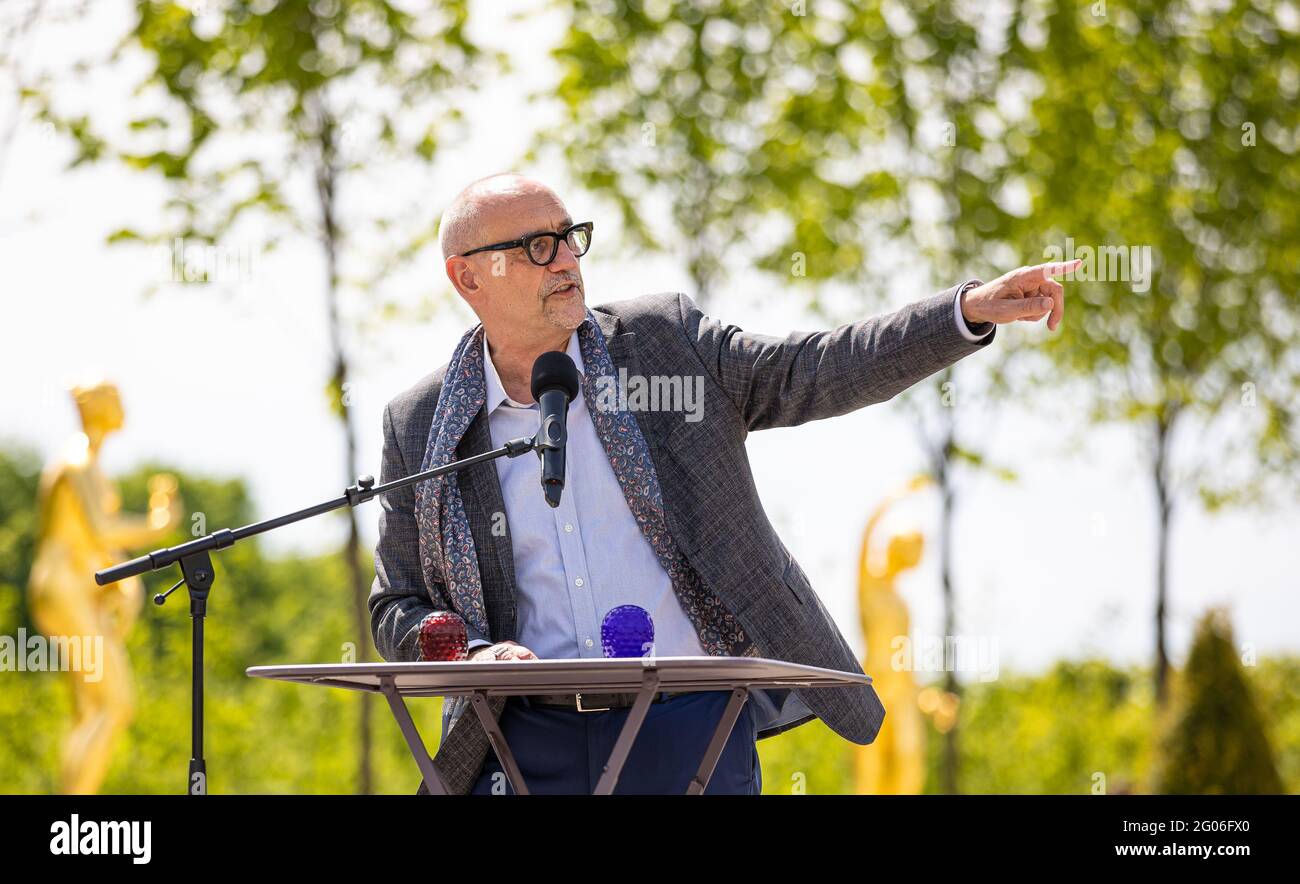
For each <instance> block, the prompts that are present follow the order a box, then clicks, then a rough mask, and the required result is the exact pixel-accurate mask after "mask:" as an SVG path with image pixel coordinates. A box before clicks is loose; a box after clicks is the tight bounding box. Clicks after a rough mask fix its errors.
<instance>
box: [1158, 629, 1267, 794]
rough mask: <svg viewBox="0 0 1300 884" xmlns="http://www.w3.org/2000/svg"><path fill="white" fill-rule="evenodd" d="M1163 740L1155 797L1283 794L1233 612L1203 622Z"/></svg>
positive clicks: (1197, 633)
mask: <svg viewBox="0 0 1300 884" xmlns="http://www.w3.org/2000/svg"><path fill="white" fill-rule="evenodd" d="M1179 688H1180V690H1179V691H1178V694H1179V696H1178V697H1177V698H1176V700H1175V702H1174V704H1173V706H1172V707H1171V710H1170V711H1171V715H1170V716H1169V721H1168V725H1167V730H1166V732H1165V735H1164V737H1163V739H1162V740H1161V746H1160V752H1159V761H1158V763H1157V766H1156V772H1155V789H1154V791H1156V792H1158V793H1160V794H1163V795H1239V794H1251V795H1254V794H1276V793H1279V792H1281V791H1283V789H1282V781H1281V779H1280V778H1279V777H1278V773H1277V766H1276V765H1275V763H1274V760H1273V749H1272V747H1271V746H1270V744H1269V738H1268V733H1267V731H1266V729H1265V722H1264V716H1263V715H1262V714H1261V713H1260V710H1259V707H1258V705H1257V704H1256V702H1255V697H1254V695H1253V693H1252V691H1251V689H1250V685H1249V684H1248V683H1247V681H1246V677H1245V674H1244V673H1243V671H1242V668H1241V661H1240V660H1239V659H1238V657H1237V648H1236V645H1235V643H1234V642H1233V638H1232V625H1231V624H1230V623H1229V622H1228V617H1227V614H1226V613H1224V612H1222V611H1210V612H1209V613H1207V614H1206V615H1205V616H1204V617H1202V618H1201V621H1200V624H1199V625H1198V626H1197V629H1196V638H1195V640H1194V641H1193V642H1192V650H1191V653H1190V654H1189V655H1188V658H1187V668H1186V669H1185V670H1184V671H1183V672H1182V674H1181V677H1180V684H1179Z"/></svg>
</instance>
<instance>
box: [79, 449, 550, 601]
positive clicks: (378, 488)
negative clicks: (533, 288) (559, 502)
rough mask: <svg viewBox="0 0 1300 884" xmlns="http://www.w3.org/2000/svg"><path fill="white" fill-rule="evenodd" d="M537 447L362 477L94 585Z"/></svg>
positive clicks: (106, 574) (132, 564)
mask: <svg viewBox="0 0 1300 884" xmlns="http://www.w3.org/2000/svg"><path fill="white" fill-rule="evenodd" d="M536 448H537V437H536V436H534V437H532V438H519V439H511V440H510V441H508V442H506V443H505V444H504V445H502V446H501V447H500V448H494V449H492V450H491V451H485V452H484V453H482V454H476V455H474V456H472V457H467V458H465V459H463V460H458V461H453V462H452V463H449V464H444V465H443V466H440V467H434V468H433V469H429V470H425V471H424V472H422V473H415V474H414V475H410V476H405V477H403V478H401V479H394V480H393V481H391V482H385V483H384V484H382V485H376V484H375V478H374V476H361V477H359V478H358V479H357V483H356V484H355V485H351V486H349V487H348V488H347V489H345V490H344V492H343V495H342V496H341V497H336V498H334V499H333V500H327V501H325V502H324V503H318V504H316V505H315V506H309V507H307V508H306V509H301V510H298V511H297V512H292V513H286V514H285V515H283V516H276V517H275V518H274V519H266V520H264V521H261V522H254V523H252V524H251V525H245V526H243V527H242V528H235V529H234V530H231V529H229V528H222V529H220V530H219V531H213V532H212V533H211V534H208V535H205V536H203V537H198V538H195V539H194V540H191V541H188V542H186V543H182V544H178V545H177V546H169V547H163V548H162V549H156V550H154V551H153V552H151V553H146V554H144V555H142V556H139V557H137V558H134V559H131V560H130V561H126V562H121V563H120V564H117V565H113V566H111V567H108V568H104V569H103V570H101V571H96V572H95V582H96V583H97V584H99V585H100V586H107V585H108V584H110V583H116V582H117V581H119V580H125V579H126V578H127V577H135V576H136V575H138V574H144V573H145V572H146V571H159V570H161V569H163V568H166V567H167V566H168V565H174V564H175V563H177V562H179V561H180V560H181V559H182V558H184V557H185V556H188V555H193V554H194V553H200V552H207V551H209V550H214V549H225V548H226V547H228V546H233V545H234V544H235V542H236V541H239V540H244V539H245V538H248V537H252V536H254V535H257V534H262V533H264V532H267V531H272V530H274V529H276V528H281V527H283V526H285V525H291V524H293V523H294V522H301V521H302V520H303V519H310V518H312V517H313V516H319V515H321V514H323V513H328V512H331V511H333V510H336V509H341V508H343V507H345V506H356V505H358V504H362V503H365V502H366V501H368V500H372V499H373V498H374V497H376V496H377V495H380V494H387V493H388V492H389V491H396V490H397V489H399V488H405V487H406V486H407V485H414V484H415V483H416V482H423V481H425V480H426V479H433V478H436V477H438V476H441V475H445V474H446V473H454V472H457V471H458V470H463V469H465V468H466V467H472V466H475V465H477V464H481V463H486V462H488V461H491V460H496V459H497V458H498V457H519V456H520V455H521V454H527V453H528V452H530V451H533V450H535V449H536Z"/></svg>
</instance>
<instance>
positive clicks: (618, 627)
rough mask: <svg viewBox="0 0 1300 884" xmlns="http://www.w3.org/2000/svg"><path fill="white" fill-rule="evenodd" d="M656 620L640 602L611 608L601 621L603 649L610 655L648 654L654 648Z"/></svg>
mask: <svg viewBox="0 0 1300 884" xmlns="http://www.w3.org/2000/svg"><path fill="white" fill-rule="evenodd" d="M654 645H655V624H654V621H653V620H652V619H650V612H649V611H647V610H646V609H645V608H641V607H638V606H637V605H619V606H618V607H617V608H611V609H610V611H609V613H608V614H606V615H605V619H604V620H603V621H601V624H600V649H601V650H602V651H603V652H604V653H605V656H606V657H644V656H646V655H647V654H652V653H653V652H654Z"/></svg>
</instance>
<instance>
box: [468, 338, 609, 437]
mask: <svg viewBox="0 0 1300 884" xmlns="http://www.w3.org/2000/svg"><path fill="white" fill-rule="evenodd" d="M583 322H584V323H586V322H591V317H587V318H586V319H584V320H583ZM564 352H565V353H567V354H568V355H569V358H570V359H572V360H573V364H574V365H576V366H577V367H578V373H579V374H586V371H587V369H586V367H585V366H584V365H583V364H582V347H581V346H580V345H579V344H578V333H577V332H576V331H575V332H573V333H572V334H571V335H569V347H568V349H567V350H565V351H564ZM483 379H484V381H485V382H486V385H487V413H488V414H491V413H492V412H494V411H496V410H497V406H498V405H500V404H501V403H502V402H504V403H505V404H507V405H509V406H511V407H513V408H535V407H536V406H537V403H535V402H534V403H533V404H532V405H524V404H523V403H522V402H516V401H515V400H513V399H511V398H510V397H509V396H507V395H506V388H505V387H504V386H502V384H501V375H499V374H498V373H497V367H496V366H495V365H494V364H493V363H492V352H491V351H490V350H489V349H488V339H487V332H486V331H485V332H483Z"/></svg>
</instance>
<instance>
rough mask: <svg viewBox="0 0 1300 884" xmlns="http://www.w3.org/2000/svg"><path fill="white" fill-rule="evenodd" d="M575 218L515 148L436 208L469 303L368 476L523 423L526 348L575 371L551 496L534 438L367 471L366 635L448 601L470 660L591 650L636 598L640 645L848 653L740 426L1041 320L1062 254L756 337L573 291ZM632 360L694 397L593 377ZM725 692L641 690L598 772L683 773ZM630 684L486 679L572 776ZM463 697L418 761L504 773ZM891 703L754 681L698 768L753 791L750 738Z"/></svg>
mask: <svg viewBox="0 0 1300 884" xmlns="http://www.w3.org/2000/svg"><path fill="white" fill-rule="evenodd" d="M591 239H592V224H591V223H584V222H581V221H579V222H577V223H575V220H574V219H573V218H572V217H571V216H570V214H569V212H568V210H567V209H566V208H565V206H564V203H563V202H561V200H560V198H559V197H558V196H557V195H556V194H555V193H554V192H553V191H552V190H551V189H550V188H548V187H546V186H545V185H544V184H542V183H540V182H538V181H534V180H531V179H528V178H525V177H522V176H518V175H512V174H505V175H494V176H491V177H488V178H484V179H481V180H479V181H476V182H474V183H472V184H471V185H469V186H468V187H467V188H466V189H465V190H464V191H462V192H461V193H460V194H459V195H458V196H457V197H456V199H455V200H454V201H453V203H452V205H451V206H450V207H449V208H448V209H447V211H446V213H445V214H444V215H443V217H442V221H441V224H440V227H439V240H440V244H441V246H442V254H443V257H444V259H445V262H446V263H445V266H446V272H447V276H448V278H449V279H450V280H451V283H452V285H453V286H455V288H456V291H457V292H458V293H459V294H460V296H461V297H462V298H464V299H465V302H466V303H467V304H469V306H470V308H471V309H473V311H474V313H475V314H476V315H477V316H478V318H479V320H480V324H479V325H476V326H475V327H474V328H472V329H470V330H469V331H468V332H466V333H465V335H464V336H463V337H462V338H461V340H460V343H459V344H458V345H457V346H456V349H455V351H454V352H453V353H452V354H451V358H450V361H449V362H448V363H447V364H446V365H444V366H443V367H442V368H440V369H439V370H438V371H435V372H434V373H433V374H431V375H429V376H428V377H426V378H424V379H423V380H421V381H420V382H419V383H417V384H416V385H415V386H414V387H412V388H411V389H410V390H408V391H407V392H405V393H403V394H402V395H400V396H398V397H397V398H395V399H394V400H393V401H392V402H390V403H389V404H388V407H387V408H386V409H385V412H384V450H383V467H382V476H381V480H380V481H382V482H388V481H390V480H392V479H397V478H401V477H403V476H407V475H410V474H411V473H414V472H416V471H418V470H423V469H429V468H431V467H434V466H439V465H441V464H444V463H448V462H450V461H452V460H456V459H460V458H463V457H468V456H471V455H473V454H478V453H482V452H486V451H488V450H490V449H492V448H495V447H499V446H501V445H502V444H504V443H505V442H506V441H507V440H510V439H515V438H519V437H526V436H532V435H533V434H535V433H536V432H537V430H538V425H539V414H538V407H537V404H536V403H535V402H534V397H533V390H532V388H531V383H530V382H531V376H532V370H533V364H534V363H535V362H536V361H537V359H538V357H539V356H541V354H543V353H547V352H551V351H559V352H562V353H567V354H568V356H569V357H571V358H572V360H573V363H574V364H575V365H576V367H577V369H578V371H579V372H580V375H581V379H580V381H581V382H580V385H579V386H580V392H579V393H578V395H577V396H575V397H574V399H573V402H572V403H571V405H570V406H569V409H568V413H567V433H568V441H567V445H566V452H565V464H564V468H563V472H564V476H563V478H564V485H563V491H562V493H561V494H560V497H559V501H558V505H556V506H552V505H550V503H548V501H547V499H546V497H545V496H544V495H543V493H542V489H541V487H540V481H539V465H538V462H537V459H536V458H533V457H531V456H529V457H520V458H511V459H504V458H503V459H498V460H496V461H494V462H493V463H488V464H481V465H478V466H475V467H471V468H469V469H467V470H464V471H462V472H460V473H459V474H457V478H454V479H438V480H433V481H429V482H423V483H420V484H419V485H417V486H415V488H414V489H412V488H405V489H402V490H399V491H396V492H393V493H391V494H388V495H385V496H384V497H383V503H382V512H381V514H380V519H379V545H378V547H377V548H376V551H375V570H376V579H375V585H374V589H373V591H372V592H371V595H370V600H369V606H370V613H371V624H372V628H373V630H374V637H375V646H376V647H377V648H378V649H379V653H380V654H382V655H383V657H384V658H385V659H387V660H391V661H399V660H418V659H420V650H419V647H420V643H419V635H420V628H421V624H422V623H423V622H424V620H425V618H426V617H427V616H428V615H429V614H431V613H432V612H434V611H454V612H455V613H456V614H458V615H459V616H460V617H461V618H462V619H463V620H464V621H465V623H466V624H467V627H468V630H469V637H470V657H471V659H474V660H494V659H495V660H532V659H555V658H561V659H563V658H577V657H600V656H601V655H602V649H601V634H600V630H601V622H602V618H603V617H604V616H605V614H606V613H607V612H609V611H610V609H612V608H615V607H618V606H620V605H637V606H639V607H641V608H643V609H645V610H646V611H648V612H649V613H650V615H651V618H652V620H653V623H654V653H655V654H656V655H658V656H703V655H714V656H717V655H727V656H761V657H769V658H773V659H779V660H788V661H792V662H795V663H803V664H808V665H812V666H820V667H825V668H828V669H838V670H847V671H853V672H861V671H862V670H861V667H860V666H859V665H858V662H857V658H856V656H855V655H854V653H853V651H852V649H851V648H850V647H849V644H848V643H847V642H846V641H845V640H844V637H843V636H842V635H841V634H840V632H839V630H838V629H837V628H836V626H835V623H834V622H833V621H832V619H831V617H830V615H829V614H828V613H827V612H826V609H825V608H824V607H823V606H822V604H821V601H820V600H819V599H818V597H817V595H816V593H815V592H813V590H812V588H811V586H809V583H808V579H807V577H806V576H805V575H804V573H803V571H802V569H800V567H799V565H798V563H796V562H795V560H794V559H793V558H792V557H791V555H790V553H789V551H788V550H786V548H785V546H784V545H783V544H782V543H781V540H780V538H778V537H777V535H776V532H775V531H774V530H773V529H772V526H771V524H770V523H769V522H768V520H767V517H766V515H765V514H764V512H763V507H762V505H761V503H760V501H759V496H758V490H757V488H755V486H754V479H753V476H752V475H751V473H750V469H749V462H748V459H747V457H746V453H745V437H746V435H747V434H748V433H749V432H750V431H751V430H763V429H767V428H769V427H788V426H794V425H796V424H802V423H804V422H805V421H810V420H817V419H820V418H827V417H834V416H836V415H840V414H845V413H847V412H850V411H852V410H854V409H857V408H861V407H863V406H865V405H871V404H873V403H876V402H884V401H886V400H888V399H890V398H892V397H893V396H895V395H896V394H898V393H900V392H902V391H903V390H905V389H907V388H908V387H910V386H911V385H913V384H915V383H917V382H918V381H920V380H922V379H924V378H926V377H928V376H930V375H932V374H934V373H935V372H937V371H940V370H941V369H943V368H945V367H947V366H949V365H951V364H953V363H954V362H956V361H957V360H959V359H961V358H962V357H963V356H966V355H968V354H970V353H974V352H976V351H977V350H979V349H980V348H982V347H985V346H987V345H988V344H989V343H990V342H992V340H993V338H994V336H995V334H996V331H995V329H994V325H995V324H997V323H1005V322H1013V321H1016V320H1026V321H1035V320H1039V319H1042V318H1043V317H1044V316H1046V317H1048V320H1047V324H1048V327H1049V328H1051V329H1053V330H1054V329H1056V328H1057V327H1058V326H1059V324H1060V322H1061V316H1062V311H1063V309H1064V291H1063V289H1062V286H1061V284H1060V283H1058V282H1056V281H1055V280H1053V279H1052V278H1051V277H1052V276H1056V275H1061V274H1063V273H1065V272H1068V271H1069V270H1071V269H1073V267H1074V266H1076V265H1075V264H1074V263H1057V264H1050V265H1040V266H1036V267H1022V268H1020V269H1018V270H1014V271H1012V272H1010V273H1008V274H1006V275H1004V276H1002V277H1000V278H998V279H996V280H994V281H993V282H991V283H987V284H985V283H981V282H980V281H979V280H969V281H966V282H964V283H961V284H958V285H957V286H955V287H953V288H951V289H948V290H946V291H944V292H941V293H939V294H937V295H934V296H933V297H930V298H926V299H924V300H921V301H918V302H916V303H914V304H911V305H909V306H907V307H904V308H903V309H901V310H898V311H896V312H894V313H891V314H888V315H885V316H880V317H876V318H874V319H868V320H865V321H862V322H857V323H853V324H851V325H845V326H842V327H840V328H837V329H835V330H833V331H828V332H816V333H796V334H791V335H789V336H788V337H786V338H775V337H769V336H766V335H758V334H750V333H748V332H745V331H742V330H741V329H739V328H736V327H735V326H730V325H723V324H721V323H719V322H716V321H715V320H713V319H711V318H709V317H707V316H705V315H704V314H703V313H701V312H700V310H699V309H698V308H697V307H696V306H695V304H694V303H693V302H692V301H691V299H690V298H688V297H686V296H685V295H682V294H675V293H668V294H657V295H645V296H642V297H639V298H633V299H630V300H626V301H620V302H617V303H613V304H607V305H605V306H600V307H588V306H587V303H586V290H585V287H584V284H583V280H582V271H581V267H580V262H579V259H580V258H581V257H582V256H583V255H585V254H586V253H587V250H588V249H589V248H590V246H591ZM647 378H648V379H652V380H653V379H664V380H667V381H668V383H664V384H661V385H659V386H660V387H661V389H672V390H683V391H685V390H688V389H689V390H691V391H698V396H699V397H700V401H697V402H692V403H690V408H689V409H688V408H685V407H678V406H680V405H682V403H680V402H679V403H677V405H674V404H673V403H671V402H669V403H663V402H658V403H657V407H654V408H647V407H633V402H634V397H631V396H622V395H620V396H616V397H611V396H609V395H606V394H607V393H608V391H609V386H610V381H611V379H618V380H619V382H621V383H625V384H627V385H629V386H630V385H631V384H632V383H636V382H644V381H645V379H647ZM683 398H684V397H683ZM635 401H636V404H638V405H644V400H643V399H640V398H638V399H636V400H635ZM611 402H613V403H614V405H613V406H611ZM729 695H730V692H729V691H707V692H698V693H684V694H672V693H669V692H661V693H660V694H658V695H657V696H656V699H655V702H654V703H653V704H652V705H651V706H650V712H649V714H648V715H647V717H646V719H645V723H644V725H643V727H642V729H641V732H640V734H639V735H638V737H637V740H636V742H635V744H634V745H633V748H632V750H631V754H630V755H629V756H628V758H627V762H626V765H625V767H624V769H623V772H622V776H621V777H620V779H619V782H618V786H617V789H616V792H617V793H619V794H635V793H642V794H644V793H673V794H683V793H685V792H686V789H687V785H688V783H689V782H690V780H691V778H692V777H693V776H694V774H695V770H696V767H697V766H698V764H699V762H700V758H701V757H702V756H703V754H704V751H705V747H706V746H707V744H708V741H709V738H710V737H711V736H712V732H713V729H714V728H715V727H716V726H717V723H718V720H719V718H720V717H721V715H722V711H723V709H724V707H725V706H726V703H727V700H728V698H729ZM633 699H634V695H632V694H628V695H621V694H603V695H595V696H592V695H587V694H584V695H582V696H580V697H578V696H573V695H567V696H565V695H556V696H545V697H528V698H510V699H509V700H506V699H505V698H492V699H491V701H490V704H491V711H492V714H493V715H494V716H495V717H496V718H497V720H498V721H499V723H500V726H501V729H502V731H503V732H504V735H505V738H506V740H507V742H508V743H509V745H510V747H511V749H512V751H513V752H515V754H516V760H517V761H518V763H519V767H520V772H521V774H522V775H523V777H524V780H525V781H526V782H527V783H528V786H529V790H530V791H532V792H533V793H535V794H546V793H570V794H571V793H590V792H591V791H592V789H593V788H594V787H595V784H596V782H597V780H598V779H599V777H600V773H601V768H602V767H603V765H604V764H605V761H606V760H607V759H608V757H609V753H610V750H611V749H612V747H613V745H614V742H615V740H616V739H617V737H618V733H619V730H620V728H621V727H622V724H623V721H624V720H626V718H627V714H628V711H629V707H630V706H631V704H632V701H633ZM468 708H469V704H468V702H467V701H465V700H463V699H458V700H456V701H454V702H449V703H448V704H447V707H446V709H445V711H444V715H443V738H442V743H441V745H440V746H439V749H438V752H437V754H436V756H435V758H434V764H435V766H436V767H437V769H438V771H439V773H440V775H441V776H442V778H443V779H444V781H445V783H446V786H447V789H448V792H450V793H451V794H467V793H475V794H493V793H497V794H500V793H502V792H509V791H510V789H509V786H508V784H507V783H506V782H505V779H504V777H503V775H502V773H501V766H500V764H499V762H498V761H497V760H496V758H495V753H493V752H491V751H490V747H489V743H488V739H487V734H486V733H485V732H484V730H483V727H482V725H481V723H480V722H479V721H478V719H477V717H476V716H475V715H473V714H472V713H471V714H468V715H463V714H462V713H463V712H464V711H465V710H466V709H468ZM884 714H885V711H884V709H883V708H882V707H881V705H880V702H879V700H878V699H876V696H875V694H874V692H873V691H872V690H871V689H870V688H868V687H862V688H857V687H854V688H834V689H821V690H815V689H800V690H794V691H788V690H779V691H774V690H769V691H757V692H754V694H753V696H752V698H751V700H750V702H749V703H747V704H746V705H745V708H744V711H743V714H742V715H741V717H740V718H739V719H738V720H737V722H736V725H735V727H734V729H733V730H732V733H731V736H730V739H729V741H728V743H727V745H726V747H725V749H724V750H723V753H722V756H721V757H720V758H719V759H718V762H717V766H716V767H715V769H714V774H713V777H712V779H711V780H710V781H709V785H708V789H707V790H706V794H758V792H759V791H760V788H761V784H762V778H761V772H760V770H759V763H758V751H757V747H756V746H755V741H756V740H757V739H760V738H762V737H766V736H772V735H775V734H777V733H780V732H781V731H784V730H787V729H789V728H791V727H797V726H798V725H800V724H804V723H806V722H808V721H811V720H812V719H813V718H814V717H815V718H820V719H821V720H822V721H824V722H826V724H827V726H829V727H830V728H831V729H832V730H834V731H835V732H836V733H838V734H840V735H841V736H843V737H845V738H846V739H849V740H852V741H853V742H855V743H861V744H866V743H870V742H871V741H872V740H874V739H875V736H876V733H877V732H878V731H879V730H880V727H881V722H882V721H883V719H884ZM421 791H424V788H423V786H422V787H421Z"/></svg>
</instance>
